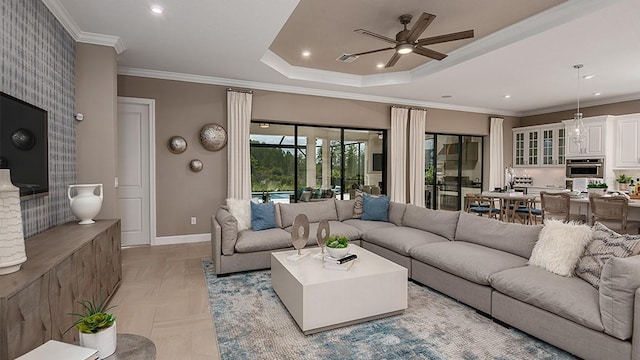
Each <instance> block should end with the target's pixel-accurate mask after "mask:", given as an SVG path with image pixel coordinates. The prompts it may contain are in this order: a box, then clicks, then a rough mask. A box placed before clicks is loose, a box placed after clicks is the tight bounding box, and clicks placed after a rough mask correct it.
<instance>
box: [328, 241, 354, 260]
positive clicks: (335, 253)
mask: <svg viewBox="0 0 640 360" xmlns="http://www.w3.org/2000/svg"><path fill="white" fill-rule="evenodd" d="M325 248H326V249H327V252H329V256H331V257H332V258H336V259H339V258H341V257H345V256H347V254H348V253H349V250H350V249H351V244H349V245H347V247H346V248H330V247H328V246H326V247H325Z"/></svg>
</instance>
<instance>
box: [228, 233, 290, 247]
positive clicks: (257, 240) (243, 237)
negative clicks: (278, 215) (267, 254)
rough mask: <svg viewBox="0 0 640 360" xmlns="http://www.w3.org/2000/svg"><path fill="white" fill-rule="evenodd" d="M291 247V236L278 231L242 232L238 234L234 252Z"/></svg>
mask: <svg viewBox="0 0 640 360" xmlns="http://www.w3.org/2000/svg"><path fill="white" fill-rule="evenodd" d="M288 247H291V234H290V233H288V232H286V231H284V230H282V229H280V228H275V229H267V230H260V231H253V230H243V231H240V232H239V233H238V241H236V247H235V251H236V252H239V253H249V252H256V251H264V250H276V249H283V248H288Z"/></svg>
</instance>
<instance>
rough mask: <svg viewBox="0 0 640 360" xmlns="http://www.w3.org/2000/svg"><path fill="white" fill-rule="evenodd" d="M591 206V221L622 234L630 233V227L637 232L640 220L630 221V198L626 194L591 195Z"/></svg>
mask: <svg viewBox="0 0 640 360" xmlns="http://www.w3.org/2000/svg"><path fill="white" fill-rule="evenodd" d="M589 205H590V208H591V222H592V223H595V222H596V221H598V222H600V223H602V224H604V225H605V226H606V227H608V228H610V229H611V230H614V231H617V232H619V233H621V234H628V233H629V230H630V229H635V230H636V232H637V231H638V228H639V227H640V221H629V220H627V215H628V212H629V199H627V197H626V196H589Z"/></svg>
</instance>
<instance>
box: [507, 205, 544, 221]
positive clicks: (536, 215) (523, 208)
mask: <svg viewBox="0 0 640 360" xmlns="http://www.w3.org/2000/svg"><path fill="white" fill-rule="evenodd" d="M514 215H516V216H517V217H518V218H519V219H520V220H521V222H522V223H523V224H527V225H534V224H536V225H537V224H538V219H540V218H541V217H542V210H541V209H538V208H536V201H535V199H527V200H525V201H524V203H521V204H520V205H519V206H518V207H517V208H516V210H515V214H514Z"/></svg>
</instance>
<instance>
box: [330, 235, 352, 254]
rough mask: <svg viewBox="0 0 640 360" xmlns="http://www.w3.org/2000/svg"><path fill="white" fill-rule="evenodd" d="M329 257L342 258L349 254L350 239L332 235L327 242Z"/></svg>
mask: <svg viewBox="0 0 640 360" xmlns="http://www.w3.org/2000/svg"><path fill="white" fill-rule="evenodd" d="M325 246H326V247H327V251H328V252H329V255H330V256H331V257H334V258H340V257H343V256H345V255H347V253H349V239H348V238H347V237H346V236H343V235H331V236H329V237H328V238H327V241H326V242H325Z"/></svg>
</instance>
